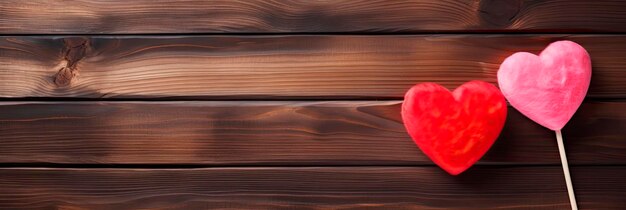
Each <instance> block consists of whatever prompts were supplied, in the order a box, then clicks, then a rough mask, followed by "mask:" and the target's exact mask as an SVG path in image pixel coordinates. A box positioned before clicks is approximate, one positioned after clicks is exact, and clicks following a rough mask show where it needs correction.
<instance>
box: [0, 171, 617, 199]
mask: <svg viewBox="0 0 626 210" xmlns="http://www.w3.org/2000/svg"><path fill="white" fill-rule="evenodd" d="M572 174H573V175H572V176H573V182H574V186H575V189H576V195H577V199H578V204H579V206H580V208H581V209H619V208H621V207H624V205H626V201H624V199H623V198H624V197H626V191H624V190H623V189H624V188H626V182H624V180H623V178H624V177H625V176H626V167H573V168H572ZM0 207H1V208H2V209H26V208H27V209H206V208H216V209H220V208H224V209H233V208H235V209H294V208H296V209H356V208H372V209H567V208H568V207H569V200H568V198H567V192H566V188H565V181H564V179H563V174H562V171H561V168H560V167H558V166H551V167H475V168H472V169H471V170H470V171H467V172H466V173H463V174H461V175H460V176H458V177H454V176H450V175H448V174H445V172H443V171H441V170H440V169H438V168H435V167H335V168H332V167H331V168H325V167H323V168H319V167H312V168H309V167H304V168H210V169H167V170H165V169H161V170H159V169H45V168H9V169H0Z"/></svg>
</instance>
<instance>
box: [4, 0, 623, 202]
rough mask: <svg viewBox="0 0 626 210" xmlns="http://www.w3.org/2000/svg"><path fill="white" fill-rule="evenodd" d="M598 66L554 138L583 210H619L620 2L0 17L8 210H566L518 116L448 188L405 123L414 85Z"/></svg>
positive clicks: (190, 7) (7, 13)
mask: <svg viewBox="0 0 626 210" xmlns="http://www.w3.org/2000/svg"><path fill="white" fill-rule="evenodd" d="M557 40H572V41H575V42H577V43H579V44H581V45H583V46H584V47H585V48H587V50H588V51H589V53H590V55H591V58H592V62H593V76H592V82H591V87H590V89H589V93H588V97H587V98H586V100H585V102H584V103H583V105H582V106H581V108H580V109H579V111H578V112H577V113H576V115H575V116H574V117H573V119H572V120H571V121H570V122H569V123H568V125H567V126H566V127H565V128H564V130H563V135H564V138H565V146H566V151H567V155H568V158H569V161H570V167H571V172H572V179H573V184H574V188H575V191H576V196H577V199H578V205H579V207H580V208H581V209H626V1H624V0H596V1H587V0H547V1H540V0H507V1H498V0H471V1H462V0H393V1H391V0H313V1H309V0H204V1H199V0H185V1H183V0H175V1H153V0H136V1H128V0H125V1H122V0H111V1H96V0H70V1H61V0H58V1H53V0H33V1H21V0H4V1H1V2H0V209H68V210H77V209H507V210H508V209H569V207H570V206H569V200H568V196H567V191H566V187H565V180H564V178H563V171H562V169H561V166H560V159H559V156H558V149H557V144H556V141H555V134H554V133H553V132H551V131H549V130H547V129H545V128H543V127H541V126H539V125H537V124H535V123H533V122H532V121H530V120H529V119H527V118H526V117H524V116H523V115H521V114H520V113H519V112H517V111H516V110H515V109H513V108H511V107H510V108H509V116H508V117H507V122H506V125H505V128H504V130H503V131H502V134H501V135H500V137H499V139H498V140H497V141H496V143H495V144H494V146H493V147H492V149H491V150H490V151H489V152H488V153H487V154H486V155H485V157H483V158H482V159H481V160H480V161H479V162H478V163H477V164H476V165H475V166H474V167H472V168H471V169H470V170H468V171H467V172H465V173H463V174H461V175H459V176H450V175H448V174H446V173H445V172H444V171H442V170H441V169H439V168H438V167H436V166H435V165H434V164H433V163H432V162H431V161H430V160H429V159H428V158H427V157H426V156H424V154H423V153H422V152H421V151H420V150H419V149H418V148H417V147H416V146H415V145H414V144H413V142H412V141H411V139H410V138H409V137H408V135H407V134H406V132H405V130H404V127H403V125H402V120H401V119H400V114H399V108H400V105H401V103H402V96H403V93H404V92H405V91H406V90H407V89H408V88H410V87H411V86H412V85H414V84H416V83H420V82H426V81H430V82H437V83H440V84H442V85H444V86H446V87H448V88H451V89H452V88H455V87H457V86H458V85H460V84H462V83H464V82H467V81H470V80H484V81H487V82H491V83H493V84H496V72H497V70H498V67H499V64H500V63H501V62H502V61H503V60H504V58H506V57H507V56H509V55H510V54H512V53H514V52H517V51H528V52H532V53H538V52H540V51H541V50H542V49H543V48H544V47H545V46H546V45H547V44H549V43H551V42H553V41H557Z"/></svg>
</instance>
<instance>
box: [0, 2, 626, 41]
mask: <svg viewBox="0 0 626 210" xmlns="http://www.w3.org/2000/svg"><path fill="white" fill-rule="evenodd" d="M441 31H474V32H476V31H478V32H480V31H498V32H517V31H531V32H624V31H626V3H624V1H621V0H603V1H587V0H567V1H565V0H557V1H537V0H511V1H498V0H481V1H449V0H448V1H441V0H394V1H387V0H373V1H372V0H333V1H299V0H279V1H265V0H208V1H202V0H190V1H189V0H185V1H182V0H177V1H159V2H155V1H151V0H135V1H123V0H112V1H94V0H83V1H77V0H73V1H47V0H33V1H21V0H5V1H1V2H0V33H4V34H32V33H35V34H48V33H55V34H71V33H81V34H86V33H90V34H91V33H92V34H102V33H120V34H122V33H123V34H126V33H135V34H137V33H225V32H226V33H266V32H270V33H280V32H299V33H302V32H372V33H376V32H441Z"/></svg>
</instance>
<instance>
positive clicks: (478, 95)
mask: <svg viewBox="0 0 626 210" xmlns="http://www.w3.org/2000/svg"><path fill="white" fill-rule="evenodd" d="M506 111H507V105H506V101H505V100H504V96H503V95H502V93H501V92H500V90H499V89H498V88H497V87H495V86H494V85H492V84H489V83H486V82H482V81H471V82H467V83H465V84H463V85H461V86H460V87H458V88H457V89H456V90H454V92H452V93H451V92H450V91H449V90H448V89H446V88H444V87H442V86H441V85H438V84H435V83H422V84H418V85H415V86H413V87H412V88H411V89H410V90H409V91H408V92H407V93H406V95H405V96H404V103H402V121H404V126H405V127H406V129H407V131H408V132H409V135H411V138H413V141H414V142H415V144H417V146H418V147H419V148H420V149H421V150H422V151H423V152H424V154H426V156H428V157H429V158H430V159H431V160H432V161H433V162H435V163H436V164H437V165H439V167H441V168H442V169H444V170H445V171H447V172H448V173H450V174H452V175H457V174H460V173H461V172H463V171H465V170H467V169H468V168H469V167H470V166H472V165H473V164H474V163H476V161H478V160H479V159H480V158H481V157H482V156H483V155H484V154H485V153H486V152H487V150H489V148H490V147H491V145H492V144H493V143H494V142H495V141H496V138H498V135H499V134H500V131H502V127H504V121H505V120H506Z"/></svg>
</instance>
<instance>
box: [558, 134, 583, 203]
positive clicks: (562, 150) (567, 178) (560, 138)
mask: <svg viewBox="0 0 626 210" xmlns="http://www.w3.org/2000/svg"><path fill="white" fill-rule="evenodd" d="M556 142H557V143H558V145H559V154H560V155H561V165H562V166H563V174H564V175H565V184H566V185H567V194H568V195H569V203H570V204H571V205H572V210H578V205H576V197H574V187H573V186H572V177H570V175H569V165H568V164H567V156H565V146H563V136H561V131H560V130H558V131H556Z"/></svg>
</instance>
